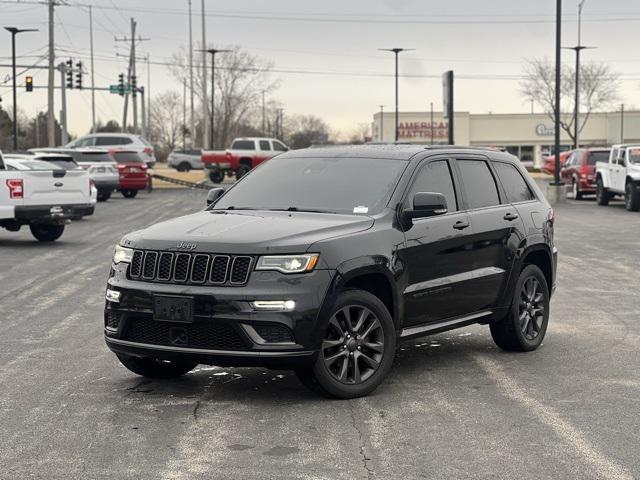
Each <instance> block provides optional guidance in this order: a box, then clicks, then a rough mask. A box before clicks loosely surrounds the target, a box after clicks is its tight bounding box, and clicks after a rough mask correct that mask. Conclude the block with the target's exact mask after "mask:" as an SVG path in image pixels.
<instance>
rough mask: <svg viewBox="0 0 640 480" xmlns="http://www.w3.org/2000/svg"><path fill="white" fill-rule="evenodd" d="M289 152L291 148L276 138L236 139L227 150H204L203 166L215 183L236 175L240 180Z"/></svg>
mask: <svg viewBox="0 0 640 480" xmlns="http://www.w3.org/2000/svg"><path fill="white" fill-rule="evenodd" d="M287 150H289V148H288V147H287V146H286V145H285V144H284V143H282V142H281V141H280V140H277V139H275V138H263V137H243V138H236V139H235V140H234V141H233V142H231V148H229V149H227V150H203V151H202V165H203V166H204V168H205V169H206V170H207V171H208V175H209V178H210V179H211V181H212V182H213V183H220V182H222V181H223V180H224V177H225V175H228V176H232V175H234V174H235V176H236V179H237V180H240V178H241V177H242V176H243V175H244V174H245V173H247V172H248V171H249V170H251V169H252V168H253V167H255V166H257V165H259V164H260V163H262V162H264V161H265V160H267V159H269V158H271V157H274V156H276V155H278V154H279V153H282V152H286V151H287Z"/></svg>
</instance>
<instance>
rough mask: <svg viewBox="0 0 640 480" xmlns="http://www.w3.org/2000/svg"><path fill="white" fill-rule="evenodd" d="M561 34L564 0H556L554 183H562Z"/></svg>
mask: <svg viewBox="0 0 640 480" xmlns="http://www.w3.org/2000/svg"><path fill="white" fill-rule="evenodd" d="M561 36H562V0H556V79H555V80H556V91H555V105H554V106H553V107H554V116H555V132H554V149H555V156H556V161H555V167H556V168H555V171H554V172H553V184H554V185H560V69H561V68H562V65H561V60H562V53H561V47H560V45H561Z"/></svg>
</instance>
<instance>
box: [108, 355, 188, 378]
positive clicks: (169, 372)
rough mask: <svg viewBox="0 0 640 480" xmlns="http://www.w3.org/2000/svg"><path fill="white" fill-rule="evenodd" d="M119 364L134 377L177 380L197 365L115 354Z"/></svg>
mask: <svg viewBox="0 0 640 480" xmlns="http://www.w3.org/2000/svg"><path fill="white" fill-rule="evenodd" d="M116 356H117V357H118V360H120V363H122V365H124V366H125V367H126V368H127V369H128V370H129V371H131V372H133V373H135V374H136V375H141V376H143V377H147V378H177V377H179V376H181V375H184V374H185V373H188V372H190V371H191V370H193V369H194V368H196V366H197V365H198V364H197V363H177V362H168V361H162V360H157V359H155V358H140V357H130V356H128V355H121V354H116Z"/></svg>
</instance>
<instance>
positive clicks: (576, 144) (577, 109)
mask: <svg viewBox="0 0 640 480" xmlns="http://www.w3.org/2000/svg"><path fill="white" fill-rule="evenodd" d="M585 1H586V0H582V1H581V2H580V3H579V4H578V45H576V46H575V47H566V49H567V50H574V51H575V52H576V80H575V82H576V84H575V105H574V108H573V139H574V148H579V147H580V140H579V138H578V137H579V135H580V125H579V124H580V52H581V51H582V50H586V49H591V48H595V47H585V46H583V45H582V39H581V37H582V7H583V6H584V2H585Z"/></svg>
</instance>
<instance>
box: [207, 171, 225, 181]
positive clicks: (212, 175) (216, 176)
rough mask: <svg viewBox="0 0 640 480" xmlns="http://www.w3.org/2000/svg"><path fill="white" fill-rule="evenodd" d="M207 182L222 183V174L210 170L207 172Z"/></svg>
mask: <svg viewBox="0 0 640 480" xmlns="http://www.w3.org/2000/svg"><path fill="white" fill-rule="evenodd" d="M209 180H211V181H212V182H213V183H222V182H223V181H224V172H222V171H220V170H211V171H210V172H209Z"/></svg>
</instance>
